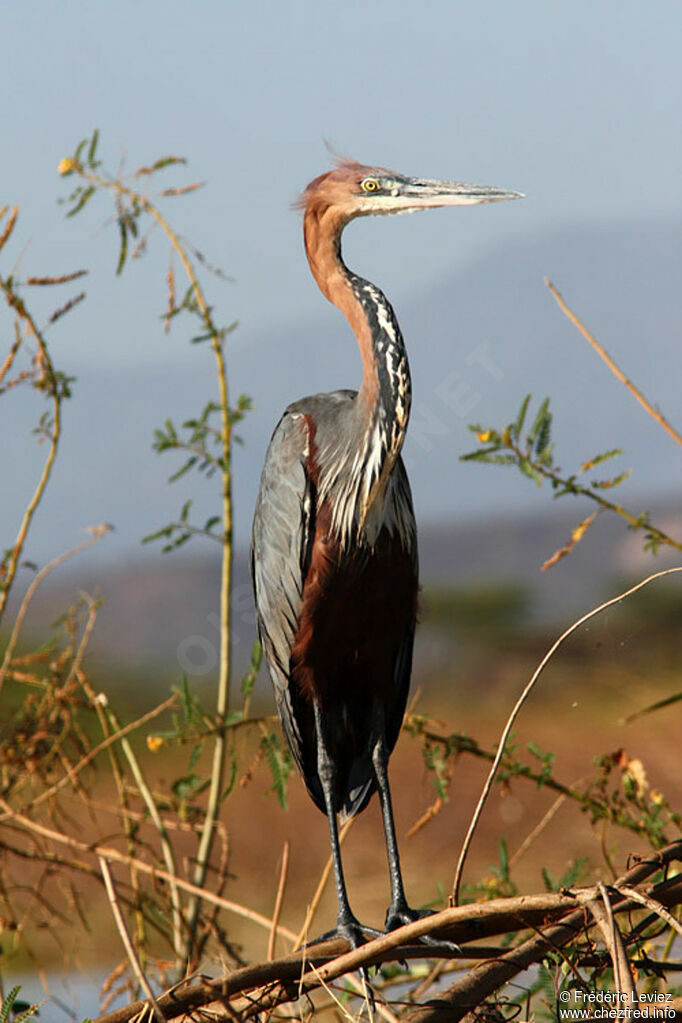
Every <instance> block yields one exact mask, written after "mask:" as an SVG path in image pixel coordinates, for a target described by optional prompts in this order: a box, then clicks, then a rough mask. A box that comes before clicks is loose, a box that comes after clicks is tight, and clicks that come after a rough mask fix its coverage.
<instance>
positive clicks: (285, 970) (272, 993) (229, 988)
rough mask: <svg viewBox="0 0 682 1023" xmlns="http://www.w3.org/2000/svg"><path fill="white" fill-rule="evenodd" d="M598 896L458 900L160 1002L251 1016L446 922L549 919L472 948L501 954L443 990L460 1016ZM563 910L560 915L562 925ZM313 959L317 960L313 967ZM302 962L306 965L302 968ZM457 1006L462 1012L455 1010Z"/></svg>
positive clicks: (466, 926)
mask: <svg viewBox="0 0 682 1023" xmlns="http://www.w3.org/2000/svg"><path fill="white" fill-rule="evenodd" d="M681 858H682V840H678V841H677V842H673V843H671V844H670V845H669V846H667V847H666V848H665V849H663V850H661V851H660V852H658V853H654V854H653V855H652V856H649V857H647V858H646V859H644V860H641V861H640V862H638V863H637V864H636V865H635V866H634V867H633V868H631V870H629V871H628V872H627V873H626V874H625V875H624V876H623V877H622V878H621V879H620V882H621V883H622V884H623V885H624V884H628V885H635V884H639V883H640V882H642V881H644V880H646V878H648V877H650V876H651V875H652V874H654V873H656V872H657V871H658V870H660V869H661V868H663V867H664V866H665V865H666V864H667V863H670V862H672V861H673V860H680V859H681ZM648 894H649V895H650V896H651V897H654V898H656V899H657V900H658V901H661V902H663V901H666V900H667V899H671V900H673V899H674V900H677V901H679V897H680V894H681V893H680V891H679V886H675V888H674V890H673V889H672V888H670V887H669V886H667V885H666V883H665V882H664V883H663V884H660V885H655V886H653V888H651V889H650V890H649V892H648ZM596 898H599V889H598V887H597V886H596V885H593V886H591V887H589V888H581V889H577V890H575V891H573V892H570V893H568V892H564V893H562V892H552V893H543V894H541V895H534V896H520V897H515V898H511V899H495V900H491V901H490V902H487V903H474V904H471V905H467V906H458V907H454V908H452V909H446V910H443V911H442V912H441V913H438V914H435V915H434V916H433V917H429V918H428V919H426V920H420V921H417V922H416V923H412V924H409V925H407V926H406V927H403V928H401V929H400V930H399V931H393V932H391V933H390V934H387V935H383V936H382V937H380V938H378V939H376V940H375V941H372V942H368V943H367V944H366V945H363V946H362V947H361V948H360V949H357V950H355V951H353V952H348V953H345V954H343V955H340V956H338V957H337V958H334V959H332V960H330V955H332V954H334V953H335V952H338V950H339V949H340V948H341V947H343V946H346V945H347V943H346V942H345V941H344V940H343V939H340V938H337V939H334V940H332V941H329V942H325V943H324V944H322V945H316V946H313V947H308V948H306V949H304V950H303V951H299V952H297V953H292V954H290V955H288V956H286V957H284V958H282V959H279V960H277V961H275V962H272V963H263V964H260V965H255V966H247V967H243V968H241V969H238V970H234V971H233V972H232V973H230V974H228V975H227V976H225V977H219V978H216V979H215V980H208V979H207V978H201V979H200V980H199V981H197V982H196V983H193V984H187V985H176V987H175V988H174V989H173V993H172V996H171V995H162V996H160V997H159V1003H160V1004H161V1006H162V1007H163V1008H164V1009H165V1008H168V1010H169V1011H170V1009H171V1007H172V1009H173V1018H176V1017H177V1018H178V1019H182V1020H184V1021H189V1020H190V1019H191V1018H194V1017H192V1016H191V1012H192V1011H193V1010H198V1009H199V1008H200V1007H202V1008H204V1009H206V1010H207V1009H208V1008H209V1006H210V1008H211V1010H212V1011H214V1012H215V1014H216V1015H215V1018H216V1019H240V1020H242V1021H245V1020H246V1019H249V1018H252V1017H253V1016H254V1015H255V1014H256V1013H257V1012H259V1011H263V1012H265V1011H268V1010H270V1009H273V1008H274V1007H275V1006H276V1005H279V1004H281V1003H283V1002H287V1001H294V1000H296V999H297V998H299V997H303V996H304V995H305V994H306V993H307V992H308V991H310V990H312V989H313V988H315V987H316V986H319V983H320V982H321V981H322V980H324V982H325V983H329V982H330V981H332V980H335V979H336V978H338V977H340V976H342V975H344V974H346V973H348V972H350V971H351V970H355V969H358V968H359V967H360V966H371V965H374V964H376V963H379V962H390V961H395V960H399V959H418V958H423V957H424V955H425V950H424V946H423V945H422V944H419V943H413V944H409V945H408V944H405V942H407V941H411V940H412V939H413V938H415V937H416V936H418V935H422V934H425V933H427V931H428V928H429V927H431V928H432V929H436V928H438V929H440V928H442V927H444V926H446V925H447V926H448V934H451V935H453V936H455V937H457V939H458V940H459V936H460V934H461V935H464V936H466V937H468V938H469V939H472V938H475V939H476V941H477V942H478V941H479V940H480V938H481V937H482V936H484V935H485V933H493V932H495V933H502V934H506V933H508V932H509V930H517V931H518V930H522V929H525V928H526V927H529V926H530V927H534V926H536V925H542V926H543V930H542V931H541V932H540V933H539V934H537V935H535V936H534V937H533V938H531V939H529V941H527V942H525V943H523V944H522V945H520V946H518V947H517V948H514V949H511V950H509V949H506V950H504V951H502V950H500V949H498V948H493V949H483V948H480V946H478V945H476V946H473V947H472V948H471V957H472V958H474V957H478V955H479V953H480V954H482V955H486V956H488V957H490V956H496V958H495V959H494V960H491V959H488V961H487V962H484V963H480V964H478V965H477V966H476V967H475V968H474V969H473V970H470V971H469V972H468V973H467V974H466V975H465V976H462V977H461V978H459V979H458V980H457V981H456V982H455V984H454V985H453V986H452V987H451V988H449V989H448V991H447V992H441V993H439V998H438V1004H439V1005H443V1006H444V1007H445V1010H446V1011H449V1012H450V1013H451V1015H448V1016H446V1015H442V1016H440V1017H439V1019H441V1020H442V1019H446V1018H447V1019H448V1020H456V1019H459V1018H460V1015H463V1014H464V1013H465V1012H466V1011H467V1007H471V1006H473V1005H478V1004H479V1002H480V1000H482V998H484V997H486V996H487V995H489V994H491V993H493V992H494V991H495V990H497V989H498V988H499V987H500V986H501V985H502V984H504V983H505V982H506V981H507V980H509V979H511V978H512V977H513V976H514V975H515V974H516V973H519V972H520V971H521V970H523V969H524V968H525V967H526V966H528V965H531V964H532V963H534V962H537V961H538V960H539V959H541V958H542V956H543V955H545V954H546V952H547V951H548V950H552V949H556V948H560V947H561V946H562V945H563V944H566V942H567V941H569V940H570V939H571V938H572V937H574V936H575V934H576V932H577V931H581V930H582V929H583V928H584V926H585V913H586V910H587V906H588V903H589V902H590V901H594V899H596ZM613 899H614V901H615V902H616V906H615V909H616V912H618V913H625V912H629V911H631V910H632V909H633V908H634V907H635V906H637V905H638V903H637V902H633V901H631V900H630V899H629V898H628V897H626V896H623V895H622V894H621V893H620V892H617V891H614V892H613ZM669 904H673V903H672V902H671V903H669ZM557 915H558V916H560V917H561V919H560V921H559V922H558V923H557V922H556V919H557ZM551 921H555V922H554V923H551ZM436 954H439V953H438V952H436V950H435V949H434V951H433V955H436ZM466 957H467V954H466V951H465V958H466ZM310 964H312V965H314V967H315V970H314V971H313V970H312V969H311V968H310ZM302 966H303V967H304V970H303V973H302V974H301V968H302ZM242 992H248V994H244V995H243V996H242V997H240V998H236V997H235V996H238V995H241V994H242ZM140 1007H141V1003H139V1002H138V1003H135V1004H134V1005H129V1006H127V1007H126V1008H125V1009H119V1010H116V1011H115V1012H112V1013H110V1014H108V1015H106V1016H104V1017H102V1018H101V1019H100V1020H99V1023H126V1021H130V1020H131V1018H132V1017H133V1016H134V1015H135V1013H136V1012H137V1011H138V1010H139V1008H140ZM455 1008H456V1009H457V1010H458V1014H456V1013H455V1011H454V1010H455ZM460 1010H461V1011H460ZM430 1011H432V1010H430V1009H428V1008H427V1007H422V1008H421V1009H418V1010H417V1015H415V1014H412V1015H411V1016H410V1017H409V1018H410V1019H412V1018H413V1016H414V1019H415V1020H417V1019H419V1020H421V1019H424V1020H426V1019H427V1018H428V1015H425V1016H423V1017H421V1016H419V1015H418V1014H419V1013H421V1012H423V1013H425V1014H428V1012H430ZM211 1018H214V1017H211ZM434 1019H435V1016H434Z"/></svg>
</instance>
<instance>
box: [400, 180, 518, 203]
mask: <svg viewBox="0 0 682 1023" xmlns="http://www.w3.org/2000/svg"><path fill="white" fill-rule="evenodd" d="M523 198H524V195H523V192H508V191H505V190H504V189H502V188H492V187H491V186H489V185H465V184H463V183H462V182H459V181H429V180H427V179H424V178H410V179H409V180H408V181H407V182H406V183H405V185H403V187H402V188H401V189H400V196H399V199H400V202H401V204H402V203H403V202H404V204H405V208H406V209H421V208H428V207H432V206H473V205H475V204H476V203H481V202H502V200H503V199H523Z"/></svg>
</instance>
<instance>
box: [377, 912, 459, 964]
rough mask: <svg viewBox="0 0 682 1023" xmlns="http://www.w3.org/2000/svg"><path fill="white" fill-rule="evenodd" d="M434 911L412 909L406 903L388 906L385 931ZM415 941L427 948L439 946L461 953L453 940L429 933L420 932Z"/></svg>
mask: <svg viewBox="0 0 682 1023" xmlns="http://www.w3.org/2000/svg"><path fill="white" fill-rule="evenodd" d="M433 915H434V912H433V910H432V909H412V908H411V907H410V906H408V905H404V906H398V907H396V908H394V907H392V906H389V907H388V909H387V911H386V925H385V926H386V931H385V933H388V932H389V931H395V930H397V929H398V928H399V927H404V926H405V925H406V924H413V923H414V922H415V921H416V920H424V919H426V917H429V916H433ZM417 941H418V943H419V944H420V945H427V946H428V947H429V948H436V947H437V948H440V949H443V950H446V949H447V951H449V952H454V953H457V954H458V955H459V954H460V953H461V951H462V950H461V948H460V947H459V945H456V944H455V942H454V941H446V940H445V939H443V938H434V937H432V936H431V935H430V934H422V935H421V936H420V937H419V938H417Z"/></svg>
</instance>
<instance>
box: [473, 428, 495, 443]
mask: <svg viewBox="0 0 682 1023" xmlns="http://www.w3.org/2000/svg"><path fill="white" fill-rule="evenodd" d="M491 435H492V434H491V431H490V430H483V432H482V433H477V434H476V439H477V440H480V442H481V444H487V443H488V441H489V440H490V437H491Z"/></svg>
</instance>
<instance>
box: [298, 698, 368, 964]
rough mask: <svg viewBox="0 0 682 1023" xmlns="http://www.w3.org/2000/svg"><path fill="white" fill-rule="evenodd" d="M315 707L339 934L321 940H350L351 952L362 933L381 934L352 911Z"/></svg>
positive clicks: (330, 772) (329, 764)
mask: <svg viewBox="0 0 682 1023" xmlns="http://www.w3.org/2000/svg"><path fill="white" fill-rule="evenodd" d="M314 707H315V732H316V737H317V773H318V775H319V778H320V784H321V785H322V791H323V792H324V803H325V808H326V811H327V820H328V821H329V839H330V842H331V847H332V862H333V864H334V880H335V882H336V899H337V905H338V913H337V918H336V930H335V931H328V932H327V933H326V934H323V935H321V938H319V939H318V940H322V939H324V940H327V939H329V938H333V937H336V936H339V937H344V938H346V939H347V940H348V942H349V944H350V946H351V948H359V947H360V945H362V944H364V942H365V940H366V939H365V937H364V934H363V932H364V931H368V932H369V933H370V934H371V935H372V936H378V935H379V934H380V933H381V932H380V931H375V930H373V929H371V928H367V927H363V926H362V924H361V923H360V922H359V920H358V919H357V917H356V916H355V915H354V913H353V911H352V910H351V908H350V903H349V901H348V892H347V891H346V882H345V879H344V876H343V864H342V862H341V847H340V846H339V831H338V826H337V822H336V809H337V808H336V804H335V799H334V778H335V774H336V770H335V766H334V763H333V761H332V759H331V757H330V755H329V750H328V748H327V743H326V740H325V728H324V722H323V720H322V713H321V710H320V707H319V705H318V704H317V702H315V704H314Z"/></svg>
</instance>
